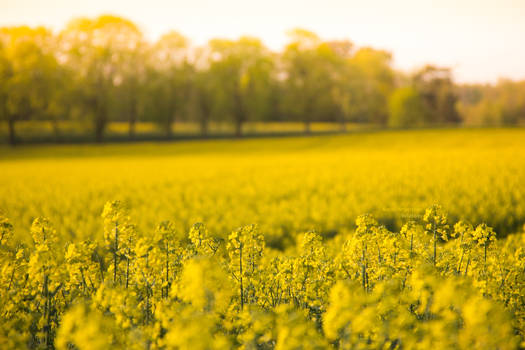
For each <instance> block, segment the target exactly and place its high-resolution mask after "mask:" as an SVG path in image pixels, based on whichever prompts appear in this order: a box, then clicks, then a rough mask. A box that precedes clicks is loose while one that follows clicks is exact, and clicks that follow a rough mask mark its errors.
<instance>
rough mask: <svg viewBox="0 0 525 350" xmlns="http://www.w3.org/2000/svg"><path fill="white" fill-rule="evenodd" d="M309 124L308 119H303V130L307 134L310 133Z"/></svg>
mask: <svg viewBox="0 0 525 350" xmlns="http://www.w3.org/2000/svg"><path fill="white" fill-rule="evenodd" d="M310 124H311V122H310V121H309V120H305V121H304V132H305V133H306V134H308V135H309V134H310V133H311V129H310Z"/></svg>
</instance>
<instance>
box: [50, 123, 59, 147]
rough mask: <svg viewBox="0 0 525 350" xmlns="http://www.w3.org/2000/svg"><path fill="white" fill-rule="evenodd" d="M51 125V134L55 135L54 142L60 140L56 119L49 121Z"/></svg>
mask: <svg viewBox="0 0 525 350" xmlns="http://www.w3.org/2000/svg"><path fill="white" fill-rule="evenodd" d="M51 125H52V127H53V134H54V136H55V142H60V129H59V127H58V120H57V119H53V120H52V121H51Z"/></svg>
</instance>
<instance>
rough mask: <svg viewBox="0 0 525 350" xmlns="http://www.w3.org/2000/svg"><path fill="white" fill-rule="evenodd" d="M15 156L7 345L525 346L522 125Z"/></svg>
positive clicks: (3, 244) (5, 283)
mask: <svg viewBox="0 0 525 350" xmlns="http://www.w3.org/2000/svg"><path fill="white" fill-rule="evenodd" d="M0 152H1V159H0V169H1V172H0V181H1V184H2V186H1V187H0V208H1V210H2V212H3V213H2V214H1V215H0V314H1V316H2V317H1V319H0V347H5V348H30V349H60V350H62V349H63V350H66V349H72V348H75V349H76V348H78V349H108V348H112V349H163V350H164V349H166V350H167V349H192V350H193V349H202V350H205V349H231V348H239V349H276V350H288V349H290V350H291V349H334V348H336V349H438V348H447V349H496V348H497V349H518V348H519V347H523V346H525V336H524V326H525V299H524V296H525V294H524V292H523V291H524V290H525V275H524V273H523V271H525V251H524V249H523V247H524V245H525V232H523V231H524V230H523V229H524V227H523V224H524V222H525V130H522V129H477V130H474V129H469V130H420V131H398V132H392V131H391V132H376V133H355V134H347V135H344V136H343V135H341V136H322V137H321V136H318V137H309V138H282V139H257V140H249V139H246V140H229V141H226V140H224V141H195V142H181V143H169V144H168V143H158V144H155V143H142V144H124V145H96V146H95V145H77V146H40V147H17V148H13V149H11V148H1V149H0ZM116 199H121V200H122V201H118V200H116ZM434 203H440V204H441V205H442V207H441V206H439V205H435V204H434ZM447 212H448V213H447ZM365 213H368V214H366V215H362V214H365ZM41 216H44V218H42V217H41ZM203 223H204V224H203ZM485 223H487V224H488V225H487V224H485ZM252 224H256V225H252ZM491 226H492V227H494V229H493V228H492V227H491ZM506 234H510V235H509V236H508V237H507V238H504V235H506Z"/></svg>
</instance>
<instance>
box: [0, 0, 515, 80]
mask: <svg viewBox="0 0 525 350" xmlns="http://www.w3.org/2000/svg"><path fill="white" fill-rule="evenodd" d="M103 13H111V14H116V15H120V16H124V17H127V18H129V19H131V20H133V21H134V22H135V23H137V24H138V25H139V26H140V27H141V28H142V30H143V31H144V32H145V33H146V35H147V36H148V37H150V38H152V39H155V38H157V37H159V36H160V35H161V34H162V33H163V32H166V31H168V30H171V29H174V30H177V31H179V32H181V33H182V34H184V35H186V36H187V37H189V38H190V39H191V40H192V41H193V42H194V43H195V44H203V43H205V42H206V41H207V40H208V39H210V38H212V37H228V38H237V37H239V36H240V35H244V34H246V35H253V36H257V37H259V38H261V39H262V40H263V41H264V42H265V43H266V45H268V46H269V47H270V48H272V49H276V50H277V49H280V48H282V47H283V46H284V44H285V43H286V40H287V37H286V31H287V30H289V29H292V28H295V27H301V28H305V29H309V30H312V31H314V32H316V33H317V34H318V35H319V36H321V37H322V38H323V39H344V38H346V39H350V40H351V41H353V42H354V43H355V44H357V45H359V46H372V47H374V48H382V49H386V50H389V51H391V52H392V53H393V55H394V64H395V66H396V67H397V68H401V69H404V70H412V69H415V68H417V67H419V66H421V65H423V64H425V63H434V64H438V65H446V66H449V67H452V68H453V69H454V73H455V78H456V80H457V81H459V82H495V81H497V79H498V78H500V77H506V78H511V79H525V0H434V1H431V0H317V1H311V0H265V1H251V0H141V1H133V0H0V26H5V25H19V24H28V25H46V26H49V27H52V28H53V29H56V30H59V29H60V28H62V27H63V26H64V25H65V24H66V23H67V22H68V21H69V20H70V19H71V18H73V17H77V16H96V15H99V14H103Z"/></svg>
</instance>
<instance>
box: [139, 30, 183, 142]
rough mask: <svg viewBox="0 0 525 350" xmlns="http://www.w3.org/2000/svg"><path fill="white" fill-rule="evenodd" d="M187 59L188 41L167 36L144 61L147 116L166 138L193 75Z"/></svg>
mask: <svg viewBox="0 0 525 350" xmlns="http://www.w3.org/2000/svg"><path fill="white" fill-rule="evenodd" d="M188 55H189V51H188V39H186V38H185V37H184V36H182V35H181V34H179V33H177V32H169V33H167V34H165V35H163V36H162V37H161V38H160V39H159V40H158V41H157V42H156V43H155V44H154V45H153V47H152V48H151V51H150V54H149V58H148V59H149V62H148V72H147V76H148V81H147V88H146V89H147V94H148V96H147V100H148V101H147V113H148V114H149V117H150V118H151V119H152V120H153V121H154V122H155V123H157V124H159V125H160V126H161V127H162V128H164V130H165V132H166V136H167V137H168V138H170V137H171V136H172V133H173V129H172V128H173V123H174V122H175V119H176V117H177V115H181V114H182V113H183V111H184V109H185V108H186V107H187V105H186V101H187V99H188V96H189V93H190V83H191V76H192V71H193V68H192V66H191V64H190V62H189V57H188Z"/></svg>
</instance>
